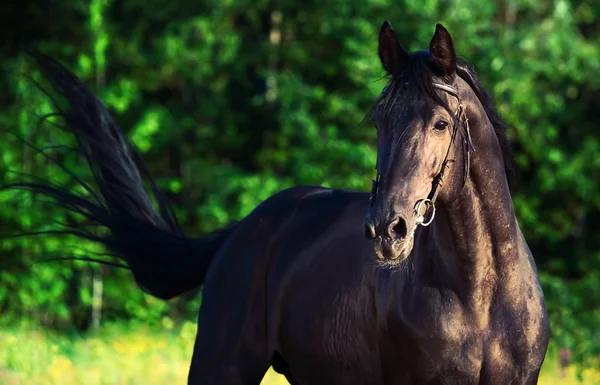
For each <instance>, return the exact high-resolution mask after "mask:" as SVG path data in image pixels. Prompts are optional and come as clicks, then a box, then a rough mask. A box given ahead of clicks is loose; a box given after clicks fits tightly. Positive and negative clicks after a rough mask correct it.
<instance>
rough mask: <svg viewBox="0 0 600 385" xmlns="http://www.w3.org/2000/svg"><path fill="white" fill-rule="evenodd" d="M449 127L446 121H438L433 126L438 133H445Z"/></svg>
mask: <svg viewBox="0 0 600 385" xmlns="http://www.w3.org/2000/svg"><path fill="white" fill-rule="evenodd" d="M447 127H448V122H446V121H445V120H438V121H437V122H436V123H435V125H434V126H433V128H435V129H436V130H438V131H444V130H445V129H446V128H447Z"/></svg>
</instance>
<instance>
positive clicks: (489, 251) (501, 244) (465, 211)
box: [432, 156, 524, 309]
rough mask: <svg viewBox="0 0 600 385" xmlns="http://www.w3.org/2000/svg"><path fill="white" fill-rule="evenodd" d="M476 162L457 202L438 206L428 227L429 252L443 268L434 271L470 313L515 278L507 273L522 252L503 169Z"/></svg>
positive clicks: (494, 164) (484, 305)
mask: <svg viewBox="0 0 600 385" xmlns="http://www.w3.org/2000/svg"><path fill="white" fill-rule="evenodd" d="M478 158H480V159H477V160H475V159H473V160H474V162H473V163H472V164H471V166H472V168H471V172H470V175H469V179H468V181H467V184H466V185H465V186H464V188H463V191H462V193H461V194H460V196H459V198H458V199H457V200H456V201H454V202H453V203H452V204H451V205H448V206H447V207H440V208H439V213H438V216H437V218H436V221H435V227H434V228H433V229H432V230H433V233H432V235H433V237H434V240H435V241H434V245H435V247H436V252H435V253H434V254H435V255H436V257H437V258H441V260H440V261H438V263H442V264H443V265H444V266H445V269H441V270H439V271H438V272H437V273H438V274H440V273H442V274H444V273H445V274H450V275H451V277H452V281H453V282H452V284H453V286H454V287H455V288H456V289H458V290H459V291H460V295H461V297H463V300H464V301H465V304H466V305H467V306H469V307H471V308H473V309H479V308H482V307H484V308H485V307H488V306H489V305H490V303H491V299H492V296H493V295H494V292H495V291H496V289H497V285H498V282H500V280H499V278H502V280H503V282H505V281H504V280H505V278H506V277H508V276H511V277H512V276H514V274H512V273H511V271H514V269H515V267H516V264H518V262H519V260H520V259H522V258H523V251H524V247H523V244H522V237H521V232H520V230H519V228H518V224H517V221H516V218H515V214H514V209H513V206H512V201H511V197H510V192H509V189H508V184H507V182H506V176H505V172H504V168H503V167H502V166H501V165H500V164H499V163H498V162H493V160H490V159H487V160H486V159H485V156H481V157H478ZM486 161H487V162H488V164H486ZM500 163H501V162H500Z"/></svg>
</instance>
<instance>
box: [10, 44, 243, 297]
mask: <svg viewBox="0 0 600 385" xmlns="http://www.w3.org/2000/svg"><path fill="white" fill-rule="evenodd" d="M28 54H30V55H31V56H33V57H34V58H35V59H36V60H37V62H38V64H39V65H40V67H41V69H42V72H43V73H44V74H45V75H46V76H47V77H48V78H49V80H50V81H51V83H52V86H53V88H54V89H55V91H56V92H58V93H59V94H60V95H61V96H63V97H64V98H65V99H66V101H67V102H68V104H69V108H68V110H65V109H62V108H60V107H59V106H58V104H57V103H54V105H55V108H56V109H57V110H58V113H57V114H56V115H60V116H62V118H63V119H64V120H65V122H66V124H67V127H66V129H68V130H69V131H70V132H71V133H73V135H74V136H75V138H76V140H77V148H76V149H74V150H73V151H76V152H77V153H78V154H79V155H81V156H83V157H84V158H85V159H86V160H87V162H88V164H89V166H90V168H91V170H92V173H93V176H94V180H95V182H96V185H97V190H94V189H92V188H91V187H90V186H89V185H88V184H86V183H85V182H83V181H82V180H81V179H79V178H78V177H77V176H75V175H73V174H72V173H71V172H69V171H68V170H66V169H64V168H63V169H64V170H65V171H67V172H69V174H70V175H71V176H72V177H73V178H74V179H75V180H76V181H77V182H78V183H79V184H80V185H81V186H83V187H84V188H85V189H86V191H87V193H88V197H84V196H81V195H79V194H76V193H73V192H69V191H66V190H65V189H62V188H60V187H57V186H54V185H52V184H51V183H47V182H45V181H42V182H39V181H38V180H37V179H36V180H35V182H32V183H25V182H22V183H13V184H10V185H5V186H2V187H0V189H1V190H6V189H19V190H26V191H30V192H33V193H36V194H40V195H43V196H46V197H48V198H50V199H51V200H52V201H53V202H55V203H57V204H58V205H59V206H60V207H62V208H64V209H66V210H69V211H71V212H74V213H77V214H80V215H83V217H84V218H86V219H87V220H88V221H89V222H91V226H93V227H95V228H98V225H100V227H101V228H104V229H105V230H108V231H107V232H105V233H106V235H99V234H98V232H90V231H88V230H87V226H84V225H76V226H72V225H68V227H67V228H65V229H63V230H58V231H47V232H40V233H62V234H71V235H76V236H78V237H81V238H86V239H89V240H92V241H95V242H100V243H102V244H103V245H104V246H106V248H107V249H108V250H109V251H110V253H111V254H112V255H114V256H116V257H118V258H119V259H121V260H122V261H124V262H125V263H126V264H127V266H128V267H129V269H130V270H131V272H132V273H133V276H134V277H135V280H136V282H137V284H138V285H139V286H140V288H141V289H142V290H144V291H145V292H147V293H148V294H150V295H152V296H155V297H158V298H161V299H170V298H173V297H176V296H178V295H181V294H183V293H185V292H187V291H189V290H192V289H194V288H197V287H199V286H200V285H202V283H203V282H204V278H205V275H206V271H207V270H208V267H209V265H210V263H211V260H212V258H213V256H214V255H215V253H216V252H217V250H218V249H219V248H220V246H221V244H222V243H223V242H224V241H225V239H226V238H227V237H228V236H229V234H230V233H231V231H232V228H231V227H229V228H225V229H221V230H217V231H215V232H213V233H211V234H208V235H206V236H205V237H202V238H189V237H187V236H186V235H185V234H184V233H183V231H182V230H181V228H180V226H179V224H178V222H177V219H176V217H175V214H174V212H173V210H172V208H171V207H170V206H169V205H168V203H167V202H166V201H165V199H164V197H163V196H162V195H161V194H160V192H159V190H158V188H157V186H156V184H155V182H154V180H153V178H152V176H151V175H150V173H149V172H148V170H147V168H146V167H145V165H144V162H143V161H142V159H141V156H140V154H139V152H138V151H136V150H135V149H134V148H133V146H132V145H131V144H130V143H129V142H128V141H127V139H126V138H125V136H124V134H123V132H122V131H121V129H120V127H119V126H118V125H117V123H116V122H115V121H114V119H113V118H112V116H111V115H110V114H109V113H108V111H107V110H106V107H104V105H103V104H102V102H100V100H99V99H98V98H97V97H96V96H95V95H94V94H93V93H92V92H91V91H90V90H89V89H88V88H87V87H86V86H85V84H83V82H82V81H81V80H80V79H79V78H77V77H76V76H75V75H74V74H73V73H71V72H70V71H69V70H67V69H66V68H65V67H63V66H62V65H61V64H59V63H58V62H56V61H55V60H54V59H52V58H50V57H48V56H46V55H43V54H40V53H32V52H28ZM53 102H54V100H53ZM37 151H38V152H40V153H41V152H42V150H39V149H37ZM136 164H137V165H138V166H139V169H138V166H136ZM142 175H143V176H144V178H145V179H146V180H147V181H148V182H149V184H150V186H151V189H152V193H153V195H154V198H155V200H156V201H157V203H158V207H159V210H158V211H156V210H155V209H154V206H153V204H152V200H151V198H150V196H149V195H148V193H147V192H146V191H145V189H144V185H143V182H142ZM33 234H39V233H33Z"/></svg>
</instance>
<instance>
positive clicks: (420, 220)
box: [370, 83, 475, 226]
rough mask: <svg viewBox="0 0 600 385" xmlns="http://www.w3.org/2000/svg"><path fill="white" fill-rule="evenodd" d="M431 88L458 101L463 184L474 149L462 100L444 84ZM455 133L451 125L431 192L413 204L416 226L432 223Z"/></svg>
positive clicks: (373, 190) (374, 187)
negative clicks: (463, 146) (462, 135)
mask: <svg viewBox="0 0 600 385" xmlns="http://www.w3.org/2000/svg"><path fill="white" fill-rule="evenodd" d="M433 87H435V88H437V89H440V90H442V91H446V92H447V93H449V94H450V95H452V96H454V97H455V98H456V99H457V101H458V110H457V111H456V112H455V115H456V119H457V121H458V122H460V123H462V126H463V128H464V132H465V142H466V143H465V144H466V146H467V161H466V167H465V175H464V181H463V183H464V182H466V179H467V177H468V175H469V167H470V164H471V157H470V151H471V150H472V151H475V147H474V146H473V143H472V142H471V132H470V128H469V119H468V118H467V114H466V112H465V107H464V106H463V104H462V99H461V98H460V95H459V94H458V89H456V88H454V87H452V86H449V85H446V84H441V83H433ZM457 132H458V127H456V125H455V124H453V125H452V139H451V140H450V144H449V145H448V150H447V151H446V156H445V157H444V161H443V162H442V169H441V170H440V172H439V173H438V174H437V175H436V176H435V177H434V178H433V187H432V189H431V191H430V192H429V195H428V197H427V198H425V199H420V200H419V201H417V203H416V204H415V208H414V210H415V213H416V215H417V224H419V225H421V226H429V225H430V224H431V222H433V218H435V200H436V199H437V197H438V193H439V191H440V190H439V188H440V186H441V185H442V181H443V177H444V173H445V172H446V168H447V167H448V166H449V164H450V163H451V162H454V160H452V159H448V156H449V155H450V149H451V148H452V144H453V143H454V140H455V138H456V133H457ZM375 170H376V171H377V175H376V177H375V180H373V183H372V185H371V197H370V201H371V207H373V204H374V203H375V200H376V199H377V191H378V189H379V181H380V178H381V174H380V172H379V167H378V166H377V165H376V166H375ZM423 206H425V211H424V212H423V214H422V215H421V208H422V207H423ZM429 207H431V209H432V213H431V217H430V218H429V220H427V221H425V214H426V213H427V209H428V208H429Z"/></svg>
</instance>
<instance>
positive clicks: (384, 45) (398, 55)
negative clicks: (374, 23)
mask: <svg viewBox="0 0 600 385" xmlns="http://www.w3.org/2000/svg"><path fill="white" fill-rule="evenodd" d="M378 53H379V59H380V60H381V64H382V65H383V68H385V70H386V71H387V73H388V74H390V75H393V74H395V73H397V72H399V71H400V70H401V69H402V68H403V67H404V65H405V64H406V63H407V62H408V59H409V56H408V52H406V50H405V49H404V47H402V45H401V44H400V42H399V41H398V37H397V36H396V32H395V31H394V28H392V23H390V21H389V20H386V21H385V22H384V23H383V25H382V26H381V30H380V31H379V49H378Z"/></svg>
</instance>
